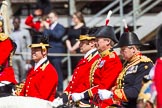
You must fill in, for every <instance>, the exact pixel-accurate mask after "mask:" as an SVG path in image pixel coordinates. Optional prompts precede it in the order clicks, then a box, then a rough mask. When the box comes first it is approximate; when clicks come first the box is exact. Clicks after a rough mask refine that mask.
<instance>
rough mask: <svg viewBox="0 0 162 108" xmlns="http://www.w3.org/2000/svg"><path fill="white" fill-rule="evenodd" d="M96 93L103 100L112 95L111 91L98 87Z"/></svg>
mask: <svg viewBox="0 0 162 108" xmlns="http://www.w3.org/2000/svg"><path fill="white" fill-rule="evenodd" d="M98 95H99V97H100V99H101V100H105V99H109V98H112V96H113V93H112V92H111V91H109V90H106V89H102V90H101V89H99V90H98Z"/></svg>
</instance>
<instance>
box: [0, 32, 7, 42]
mask: <svg viewBox="0 0 162 108" xmlns="http://www.w3.org/2000/svg"><path fill="white" fill-rule="evenodd" d="M7 38H8V35H6V34H5V33H0V41H4V40H6V39H7Z"/></svg>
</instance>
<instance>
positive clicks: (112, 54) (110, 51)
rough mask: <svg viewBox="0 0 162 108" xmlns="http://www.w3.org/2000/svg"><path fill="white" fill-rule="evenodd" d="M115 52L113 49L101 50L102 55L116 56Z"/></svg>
mask: <svg viewBox="0 0 162 108" xmlns="http://www.w3.org/2000/svg"><path fill="white" fill-rule="evenodd" d="M113 52H114V51H113V50H111V49H107V50H105V51H103V52H101V56H102V57H104V56H109V57H110V58H115V54H114V53H113Z"/></svg>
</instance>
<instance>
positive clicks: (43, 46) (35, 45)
mask: <svg viewBox="0 0 162 108" xmlns="http://www.w3.org/2000/svg"><path fill="white" fill-rule="evenodd" d="M28 47H30V48H35V47H42V49H46V47H50V46H49V44H43V43H39V44H31V45H29V46H28Z"/></svg>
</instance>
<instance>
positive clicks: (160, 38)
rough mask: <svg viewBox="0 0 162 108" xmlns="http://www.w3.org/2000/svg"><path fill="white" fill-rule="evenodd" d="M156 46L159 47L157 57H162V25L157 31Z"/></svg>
mask: <svg viewBox="0 0 162 108" xmlns="http://www.w3.org/2000/svg"><path fill="white" fill-rule="evenodd" d="M156 47H157V57H158V58H159V57H162V25H160V27H159V30H158V32H157V41H156Z"/></svg>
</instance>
